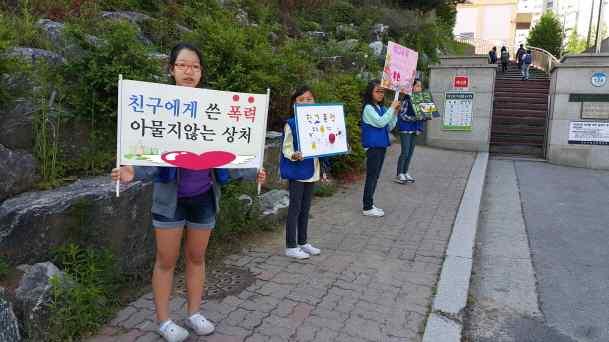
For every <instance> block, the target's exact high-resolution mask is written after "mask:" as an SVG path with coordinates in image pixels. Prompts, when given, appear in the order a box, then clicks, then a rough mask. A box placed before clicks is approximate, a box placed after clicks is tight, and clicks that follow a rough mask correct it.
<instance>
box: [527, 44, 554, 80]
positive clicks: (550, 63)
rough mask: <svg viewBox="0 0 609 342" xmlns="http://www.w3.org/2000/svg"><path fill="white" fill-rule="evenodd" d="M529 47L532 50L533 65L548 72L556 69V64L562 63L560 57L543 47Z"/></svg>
mask: <svg viewBox="0 0 609 342" xmlns="http://www.w3.org/2000/svg"><path fill="white" fill-rule="evenodd" d="M528 49H530V50H531V59H532V62H533V63H532V64H533V66H534V67H537V68H538V69H541V70H543V71H545V72H546V73H548V74H549V73H550V72H551V71H552V69H554V67H555V66H557V65H559V64H560V61H559V60H558V58H556V57H555V56H554V55H553V54H551V53H550V52H548V51H546V50H544V49H542V48H538V47H534V46H529V47H528Z"/></svg>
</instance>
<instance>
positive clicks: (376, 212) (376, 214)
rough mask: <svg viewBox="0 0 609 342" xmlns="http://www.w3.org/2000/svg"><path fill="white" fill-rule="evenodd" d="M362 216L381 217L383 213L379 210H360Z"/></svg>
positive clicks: (373, 208)
mask: <svg viewBox="0 0 609 342" xmlns="http://www.w3.org/2000/svg"><path fill="white" fill-rule="evenodd" d="M362 214H363V215H364V216H372V217H383V216H385V213H384V212H383V211H382V210H380V209H379V208H375V207H372V209H370V210H362Z"/></svg>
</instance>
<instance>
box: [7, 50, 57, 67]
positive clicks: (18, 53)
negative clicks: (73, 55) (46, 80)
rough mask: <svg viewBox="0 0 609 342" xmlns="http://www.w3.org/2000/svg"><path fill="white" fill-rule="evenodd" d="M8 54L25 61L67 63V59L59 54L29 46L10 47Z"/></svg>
mask: <svg viewBox="0 0 609 342" xmlns="http://www.w3.org/2000/svg"><path fill="white" fill-rule="evenodd" d="M6 56H7V57H9V58H16V59H19V60H21V62H24V63H31V64H34V63H38V62H44V63H49V64H65V63H66V60H65V59H64V58H63V57H62V56H61V55H59V54H57V53H55V52H53V51H49V50H43V49H34V48H28V47H14V48H11V49H8V51H7V52H6Z"/></svg>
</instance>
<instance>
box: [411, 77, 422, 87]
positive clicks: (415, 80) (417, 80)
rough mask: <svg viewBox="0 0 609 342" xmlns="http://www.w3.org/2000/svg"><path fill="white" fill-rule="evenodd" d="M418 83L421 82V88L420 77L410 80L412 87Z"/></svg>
mask: <svg viewBox="0 0 609 342" xmlns="http://www.w3.org/2000/svg"><path fill="white" fill-rule="evenodd" d="M417 82H418V83H420V84H421V88H423V81H421V79H420V78H415V79H414V81H412V87H413V88H414V85H415V84H417Z"/></svg>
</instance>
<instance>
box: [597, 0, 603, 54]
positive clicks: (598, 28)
mask: <svg viewBox="0 0 609 342" xmlns="http://www.w3.org/2000/svg"><path fill="white" fill-rule="evenodd" d="M602 15H603V0H600V1H599V4H598V22H597V23H596V53H600V52H601V39H599V38H602V36H601V35H600V34H601V19H602Z"/></svg>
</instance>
